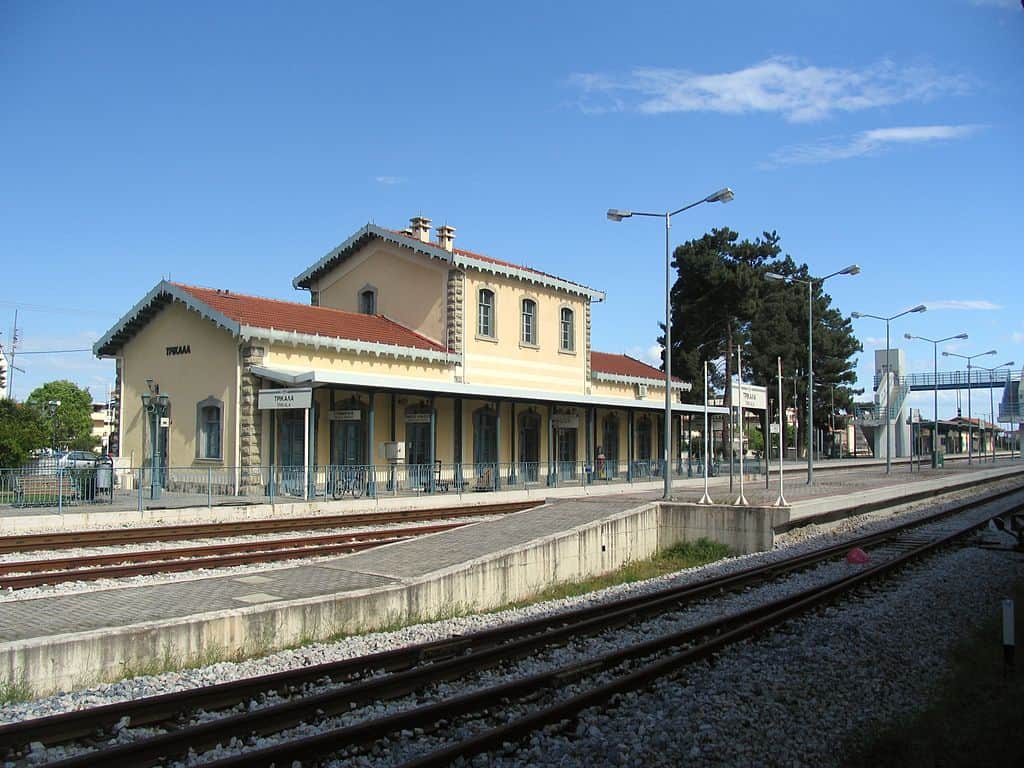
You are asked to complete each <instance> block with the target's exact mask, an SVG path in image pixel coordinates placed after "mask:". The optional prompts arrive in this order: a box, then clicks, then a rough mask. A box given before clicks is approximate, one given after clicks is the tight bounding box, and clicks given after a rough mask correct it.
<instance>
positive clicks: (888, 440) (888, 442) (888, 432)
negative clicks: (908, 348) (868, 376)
mask: <svg viewBox="0 0 1024 768" xmlns="http://www.w3.org/2000/svg"><path fill="white" fill-rule="evenodd" d="M927 310H928V307H926V306H925V305H924V304H918V305H917V306H916V307H911V308H910V309H905V310H903V311H902V312H898V313H897V314H895V315H889V317H882V316H881V315H869V314H868V313H867V312H851V313H850V317H852V318H853V319H854V320H857V319H859V318H862V317H870V318H872V319H874V320H884V321H885V373H886V375H887V376H888V374H889V373H890V372H891V370H892V350H890V349H889V322H890V321H891V320H895V319H896V318H897V317H903V316H904V315H909V314H911V313H913V312H925V311H927ZM942 354H946V353H945V352H943V353H942ZM891 401H892V385H891V384H890V385H889V387H888V390H887V391H886V393H885V474H887V475H888V474H889V473H890V472H892V424H891V423H890V422H891V421H892V419H890V418H889V409H890V408H891V407H892V402H891Z"/></svg>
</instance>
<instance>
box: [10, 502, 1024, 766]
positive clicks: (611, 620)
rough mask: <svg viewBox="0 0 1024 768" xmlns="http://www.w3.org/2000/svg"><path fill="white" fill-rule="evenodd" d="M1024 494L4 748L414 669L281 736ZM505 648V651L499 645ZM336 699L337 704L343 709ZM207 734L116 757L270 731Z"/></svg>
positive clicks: (216, 725)
mask: <svg viewBox="0 0 1024 768" xmlns="http://www.w3.org/2000/svg"><path fill="white" fill-rule="evenodd" d="M1019 490H1020V489H1019V488H1013V489H1007V490H1003V491H998V492H995V493H992V494H988V495H986V496H984V497H982V498H981V499H975V500H972V501H971V502H969V503H965V504H961V505H958V506H957V507H954V508H952V509H950V510H946V511H944V512H941V513H939V514H937V515H934V516H931V517H929V518H927V519H922V520H917V521H912V522H908V523H904V524H901V525H899V526H895V527H893V528H890V529H887V530H886V531H881V532H878V533H875V534H869V535H866V536H862V537H859V538H857V539H854V540H851V541H846V542H843V543H842V544H837V545H833V546H832V547H827V548H824V549H822V550H817V551H815V552H811V553H807V554H805V555H802V556H799V557H797V558H789V559H787V560H785V561H779V562H777V563H769V564H766V565H764V566H758V567H753V568H749V569H744V570H742V571H739V572H737V573H734V574H731V575H728V576H722V577H716V578H714V579H710V580H706V581H703V582H699V583H697V584H692V585H685V586H680V587H672V588H668V589H664V590H660V591H658V592H656V593H652V594H650V595H638V596H634V597H631V598H625V599H622V600H619V601H616V602H614V603H606V604H603V605H598V606H591V607H589V608H583V609H577V610H575V611H573V612H570V613H568V614H562V615H560V616H557V617H544V618H538V619H534V620H530V621H526V622H519V623H517V624H512V625H506V626H503V627H498V628H495V629H492V630H487V631H484V632H480V633H475V634H473V635H469V636H465V637H459V638H454V639H450V640H442V641H434V642H432V643H427V644H423V645H420V646H415V647H408V648H404V649H398V650H396V651H388V652H383V653H379V654H374V655H373V656H369V657H363V658H358V659H349V660H345V661H342V662H332V663H329V664H324V665H319V666H318V667H312V668H306V669H301V670H295V671H291V672H280V673H275V674H273V675H268V676H265V677H263V678H253V679H250V680H243V681H236V682H233V683H223V684H220V685H218V686H212V687H210V688H207V689H202V690H193V691H185V692H182V693H180V694H164V695H162V696H158V697H153V698H151V699H148V700H140V701H138V702H124V703H121V704H112V705H106V706H104V707H100V708H96V709H94V710H91V711H84V712H75V713H67V714H63V715H54V716H51V717H48V718H43V719H41V720H37V721H28V722H26V723H19V724H12V725H8V726H2V727H0V745H4V746H6V747H7V748H8V749H11V748H13V747H15V746H16V745H22V744H26V743H29V742H30V741H43V742H45V743H48V744H52V743H60V742H63V741H69V740H71V739H75V738H80V737H82V736H86V735H88V734H91V733H94V732H96V730H97V729H101V730H102V729H104V728H109V727H111V726H112V725H113V724H114V723H116V722H118V721H119V720H120V719H122V718H124V717H129V718H130V719H131V721H132V724H133V725H146V724H151V723H156V722H160V721H164V720H167V719H169V718H173V717H175V716H176V715H178V714H179V713H182V712H184V711H189V710H192V709H196V708H198V707H200V706H201V707H203V708H204V709H207V710H209V709H217V708H222V707H225V706H231V705H235V704H237V703H238V702H239V701H244V700H247V699H249V698H251V697H252V696H254V695H257V694H258V693H261V692H264V693H265V692H267V691H278V692H285V691H291V690H294V689H295V688H296V687H298V686H300V685H302V684H304V683H307V682H310V681H314V680H323V679H325V678H326V679H331V680H334V681H337V680H339V679H345V678H347V679H351V677H352V676H354V675H357V674H359V673H366V674H371V675H372V674H373V673H374V672H385V671H390V672H395V671H396V670H405V671H407V672H408V674H405V675H392V677H391V678H385V679H383V680H382V679H381V678H374V679H373V680H368V681H361V682H359V683H356V684H355V687H353V686H349V687H346V688H345V689H342V690H340V691H336V692H328V693H326V694H322V695H318V697H316V698H314V699H310V698H307V699H297V700H295V701H292V702H285V703H284V704H280V705H274V706H272V707H268V708H267V709H266V714H265V715H262V716H261V715H258V714H256V715H255V717H264V718H266V720H267V722H268V723H271V722H272V723H273V727H272V728H271V729H270V730H271V731H276V730H280V729H281V728H284V727H288V724H289V723H291V724H296V723H297V722H300V721H301V720H303V719H307V720H308V718H309V717H311V716H312V717H319V716H321V715H322V714H323V713H325V712H328V711H330V712H336V711H347V710H348V708H349V706H350V703H351V702H352V701H353V700H354V698H358V700H360V701H364V700H365V701H369V700H375V699H379V698H382V697H393V696H396V695H403V694H405V693H408V692H411V691H413V690H415V689H416V688H417V687H421V686H422V685H424V684H426V683H428V682H431V681H432V680H441V679H451V678H452V676H453V675H454V676H458V674H460V673H459V672H458V670H459V669H460V668H461V669H463V670H465V669H468V668H470V666H472V665H474V664H475V665H476V668H479V667H480V666H481V665H483V666H486V665H487V664H493V663H497V662H500V661H503V660H507V659H508V658H511V657H513V656H515V657H519V656H522V655H524V654H527V653H529V652H531V650H533V649H535V648H536V647H540V646H539V645H538V643H540V644H541V645H554V644H555V641H556V640H557V639H561V638H566V639H568V638H571V637H578V636H580V635H581V634H587V633H589V634H594V633H596V632H600V631H603V630H604V629H609V628H613V627H616V626H621V625H623V624H626V623H629V621H630V620H635V619H636V618H637V617H643V616H646V615H651V614H656V613H659V612H663V611H665V610H667V609H671V608H672V607H673V606H674V605H678V604H679V603H681V602H686V601H689V600H694V599H699V598H700V597H702V596H705V595H707V594H710V593H717V592H719V591H722V590H726V589H737V588H739V587H741V586H744V585H746V584H749V583H750V582H751V581H755V580H759V579H764V578H768V577H771V576H774V575H777V574H779V573H784V572H788V571H791V570H796V569H798V568H802V567H807V566H809V565H813V564H814V563H815V562H820V561H822V560H825V559H828V558H830V557H833V556H835V555H838V554H842V553H844V552H845V551H846V550H848V549H849V548H850V547H852V546H870V545H872V544H874V543H877V542H880V541H884V540H885V539H887V538H892V537H893V536H896V535H899V534H900V533H902V532H903V531H905V530H907V529H910V528H914V527H919V526H921V525H926V524H928V523H931V522H935V520H936V519H941V518H942V517H947V516H949V515H952V514H956V513H957V512H960V511H963V509H965V508H968V507H970V506H974V505H977V504H982V503H987V502H991V501H995V500H998V499H1001V498H1004V497H1006V496H1008V495H1010V494H1013V493H1016V492H1018V491H1019ZM531 635H532V636H533V637H531ZM516 637H519V638H524V639H523V640H521V641H519V645H515V641H514V640H513V641H512V642H506V641H510V639H513V638H516ZM503 642H506V644H505V645H500V644H501V643H503ZM495 646H500V647H497V648H495ZM477 649H479V650H477ZM487 651H493V652H491V653H490V654H489V655H487V656H485V655H483V654H484V653H485V652H487ZM470 652H473V654H474V655H473V656H472V659H475V661H472V660H470V656H469V654H470ZM457 656H462V657H463V658H461V659H459V658H456V659H455V662H456V663H454V664H452V663H448V664H447V665H442V664H439V663H437V662H438V660H441V659H445V658H448V659H451V657H457ZM425 660H426V661H431V662H433V663H432V664H431V666H430V667H428V668H426V669H412V670H410V667H412V666H413V665H414V664H417V663H419V662H422V661H425ZM481 660H482V661H481ZM372 685H377V686H380V687H378V688H377V690H374V689H373V688H372V687H371V686H372ZM332 698H333V699H334V701H335V703H333V704H332ZM337 701H340V702H342V709H341V710H336V709H335V707H336V706H337V703H336V702H337ZM201 728H203V730H202V731H198V732H197V731H195V730H194V729H186V731H187V733H188V735H187V736H186V735H185V731H182V732H179V735H178V736H177V737H175V736H174V735H166V736H158V737H154V738H155V740H152V739H150V740H146V742H141V741H140V742H138V743H137V744H136V745H131V746H130V747H126V748H119V749H120V751H118V752H117V753H116V757H117V760H118V761H119V762H122V763H125V764H141V765H145V764H148V763H146V762H145V757H144V755H146V754H149V755H153V754H155V753H160V754H168V753H169V752H170V753H173V750H174V747H173V741H174V739H175V738H182V737H185V739H186V740H187V743H188V745H189V746H191V747H198V745H199V744H198V743H199V742H205V741H206V740H207V739H213V740H214V741H213V742H212V743H216V742H217V741H224V740H226V739H230V738H231V737H232V736H239V735H241V736H242V737H245V736H246V735H248V734H250V733H252V732H253V731H261V732H262V728H260V727H257V722H256V720H254V719H253V715H241V716H228V717H226V718H222V719H220V720H217V721H211V723H207V724H204V726H201ZM266 732H270V731H266ZM147 744H148V746H147ZM153 750H155V752H154V751H153ZM105 754H106V753H105ZM114 756H115V754H111V757H114ZM94 757H95V755H92V758H94ZM92 758H90V759H92ZM140 760H141V761H140ZM87 762H88V761H87V760H86V761H85V762H79V763H74V762H67V763H63V764H66V765H75V764H78V765H84V764H87Z"/></svg>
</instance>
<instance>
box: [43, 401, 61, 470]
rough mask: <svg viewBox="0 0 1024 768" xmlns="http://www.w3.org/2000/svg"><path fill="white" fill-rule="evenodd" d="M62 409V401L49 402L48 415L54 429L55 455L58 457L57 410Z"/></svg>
mask: <svg viewBox="0 0 1024 768" xmlns="http://www.w3.org/2000/svg"><path fill="white" fill-rule="evenodd" d="M59 408H60V400H47V401H46V413H47V415H49V417H50V426H51V427H53V455H54V456H56V455H57V410H58V409H59Z"/></svg>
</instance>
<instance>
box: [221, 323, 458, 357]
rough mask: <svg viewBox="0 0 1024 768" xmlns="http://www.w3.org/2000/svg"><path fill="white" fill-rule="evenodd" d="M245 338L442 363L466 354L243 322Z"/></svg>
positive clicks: (242, 334)
mask: <svg viewBox="0 0 1024 768" xmlns="http://www.w3.org/2000/svg"><path fill="white" fill-rule="evenodd" d="M239 335H240V336H241V337H242V338H243V339H258V340H263V341H278V342H281V343H284V344H291V345H292V346H296V347H299V346H303V347H315V348H317V349H320V348H327V349H333V350H336V351H339V352H356V353H358V354H368V355H374V356H377V357H380V356H385V357H395V358H402V359H409V360H427V361H429V362H439V363H460V362H462V355H458V354H452V353H450V352H437V351H435V350H432V349H417V348H416V347H405V346H401V345H399V344H381V343H379V342H373V341H359V340H357V339H342V338H338V337H337V336H320V335H319V334H312V333H299V332H298V331H283V330H280V329H277V328H264V327H262V326H258V325H243V326H241V329H240V331H239Z"/></svg>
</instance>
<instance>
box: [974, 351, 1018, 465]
mask: <svg viewBox="0 0 1024 768" xmlns="http://www.w3.org/2000/svg"><path fill="white" fill-rule="evenodd" d="M1016 364H1017V363H1016V362H1014V361H1013V360H1010V361H1009V362H1006V363H1000V364H999V365H993V366H992V367H991V368H985V367H984V366H982V365H979V366H978V367H979V368H981V370H983V371H988V384H989V387H988V410H989V413H991V414H992V461H995V460H996V412H995V403H993V402H992V373H993V372H994V371H998V370H999V369H1000V368H1012V367H1013V366H1015V365H1016ZM1007 379H1009V371H1007ZM968 396H969V395H968Z"/></svg>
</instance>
